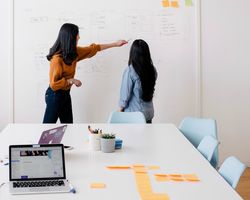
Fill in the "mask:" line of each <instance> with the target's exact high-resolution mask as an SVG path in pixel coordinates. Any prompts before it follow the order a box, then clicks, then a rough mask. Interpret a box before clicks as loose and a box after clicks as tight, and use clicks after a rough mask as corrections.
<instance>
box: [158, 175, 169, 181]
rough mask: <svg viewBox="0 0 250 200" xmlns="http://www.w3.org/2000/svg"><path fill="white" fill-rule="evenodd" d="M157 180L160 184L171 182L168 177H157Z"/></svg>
mask: <svg viewBox="0 0 250 200" xmlns="http://www.w3.org/2000/svg"><path fill="white" fill-rule="evenodd" d="M155 180H156V181H159V182H164V181H169V180H170V179H169V178H168V177H167V176H155Z"/></svg>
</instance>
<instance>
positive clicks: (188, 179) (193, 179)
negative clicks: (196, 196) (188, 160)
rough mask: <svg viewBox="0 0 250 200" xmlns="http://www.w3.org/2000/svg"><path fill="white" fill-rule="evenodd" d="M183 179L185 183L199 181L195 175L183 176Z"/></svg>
mask: <svg viewBox="0 0 250 200" xmlns="http://www.w3.org/2000/svg"><path fill="white" fill-rule="evenodd" d="M183 178H185V179H186V180H187V181H194V182H195V181H200V180H199V178H198V177H197V176H196V175H195V174H184V175H183Z"/></svg>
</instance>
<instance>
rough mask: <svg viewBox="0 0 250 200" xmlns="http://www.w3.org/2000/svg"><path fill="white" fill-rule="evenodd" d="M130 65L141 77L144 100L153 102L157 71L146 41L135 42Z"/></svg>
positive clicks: (130, 56) (131, 50)
mask: <svg viewBox="0 0 250 200" xmlns="http://www.w3.org/2000/svg"><path fill="white" fill-rule="evenodd" d="M128 64H129V65H132V66H133V68H134V70H135V71H136V73H137V74H138V76H139V77H140V81H141V87H142V100H143V101H146V102H149V101H151V100H152V98H153V95H154V91H155V82H156V70H155V67H154V65H153V62H152V60H151V55H150V51H149V47H148V44H147V43H146V42H145V41H144V40H141V39H139V40H135V41H134V42H133V44H132V46H131V49H130V55H129V61H128Z"/></svg>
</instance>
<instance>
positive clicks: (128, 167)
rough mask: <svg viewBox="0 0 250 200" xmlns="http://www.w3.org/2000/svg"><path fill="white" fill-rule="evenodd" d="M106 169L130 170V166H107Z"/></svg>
mask: <svg viewBox="0 0 250 200" xmlns="http://www.w3.org/2000/svg"><path fill="white" fill-rule="evenodd" d="M107 168H108V169H130V168H131V167H130V166H125V165H113V166H107Z"/></svg>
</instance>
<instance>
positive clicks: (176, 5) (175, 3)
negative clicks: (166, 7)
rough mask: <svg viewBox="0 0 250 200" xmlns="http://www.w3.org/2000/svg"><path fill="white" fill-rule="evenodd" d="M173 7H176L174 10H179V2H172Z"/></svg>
mask: <svg viewBox="0 0 250 200" xmlns="http://www.w3.org/2000/svg"><path fill="white" fill-rule="evenodd" d="M171 6H172V7H174V8H178V7H179V3H178V1H172V2H171Z"/></svg>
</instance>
